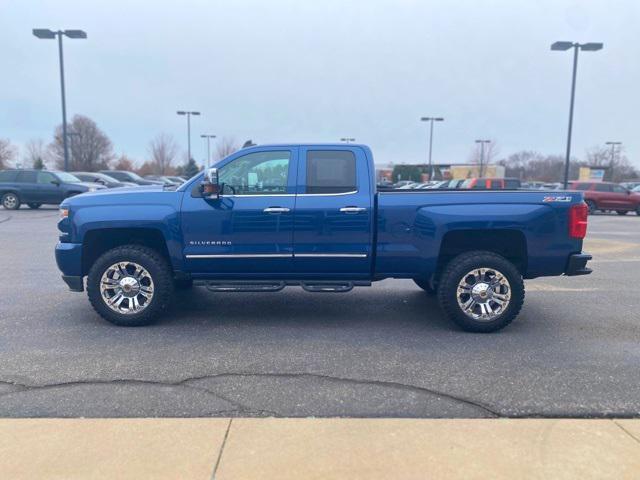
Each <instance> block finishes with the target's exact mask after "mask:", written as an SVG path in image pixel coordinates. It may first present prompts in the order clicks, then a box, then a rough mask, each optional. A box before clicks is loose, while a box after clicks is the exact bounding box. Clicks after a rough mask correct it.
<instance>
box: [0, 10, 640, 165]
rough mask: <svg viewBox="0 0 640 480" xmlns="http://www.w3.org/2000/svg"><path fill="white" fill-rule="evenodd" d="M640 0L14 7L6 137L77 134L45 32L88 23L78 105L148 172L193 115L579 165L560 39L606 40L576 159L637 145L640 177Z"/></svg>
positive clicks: (264, 132)
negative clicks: (161, 145) (153, 142)
mask: <svg viewBox="0 0 640 480" xmlns="http://www.w3.org/2000/svg"><path fill="white" fill-rule="evenodd" d="M639 25H640V2H639V1H638V0H627V1H615V0H614V1H612V0H609V1H586V0H583V1H576V0H542V1H541V0H536V1H533V0H531V1H518V0H501V1H497V0H494V1H479V0H467V1H453V0H450V1H446V0H438V1H436V0H432V1H417V0H416V1H409V0H406V1H398V0H396V1H391V0H390V1H382V0H369V1H365V0H362V1H334V0H321V1H320V0H318V1H316V0H314V1H311V0H308V1H302V0H298V1H279V0H270V1H239V0H234V1H231V0H229V1H211V0H209V1H171V2H169V1H161V0H155V1H145V2H143V1H132V0H128V1H120V0H110V1H100V2H98V1H87V0H82V1H64V0H50V1H41V0H20V1H19V0H0V59H1V62H2V63H1V64H0V65H1V68H0V71H1V72H2V73H1V74H0V137H1V138H9V139H10V140H11V141H12V142H14V143H16V144H18V145H21V144H23V143H24V142H26V141H27V140H29V139H31V138H44V139H46V141H47V142H48V141H50V139H51V137H52V132H53V128H54V126H55V125H56V124H59V123H60V121H61V120H60V119H61V112H60V91H59V77H58V57H57V48H56V44H55V42H54V41H51V40H47V41H43V40H38V39H36V38H35V37H33V36H32V34H31V29H32V28H34V27H41V28H55V29H57V28H62V29H65V28H81V29H84V30H86V32H87V34H88V39H87V40H65V66H66V81H67V110H68V116H69V118H70V117H71V116H72V115H73V114H74V113H82V114H85V115H88V116H89V117H91V118H93V119H94V120H95V121H96V122H97V123H98V126H99V127H100V128H102V129H103V130H104V131H105V132H106V133H107V135H108V136H109V137H110V138H111V140H112V141H113V144H114V149H115V152H116V153H118V154H119V153H126V154H128V155H130V156H132V157H133V158H134V159H136V160H138V161H142V160H144V159H145V158H146V157H147V146H148V143H149V141H150V139H151V138H152V137H154V136H155V135H156V134H158V133H160V132H167V133H170V134H172V135H173V136H174V137H175V139H176V140H177V141H178V142H179V144H180V146H181V147H182V148H184V149H185V150H186V121H185V119H184V117H178V116H177V115H176V114H175V111H176V110H177V109H194V110H200V111H201V112H202V116H201V117H199V118H194V121H193V122H192V149H193V152H194V157H195V158H196V159H197V160H199V161H200V160H202V159H203V158H204V155H205V149H204V143H203V140H202V139H201V138H200V137H199V135H200V134H201V133H213V134H216V135H218V136H225V135H226V136H233V137H235V138H236V139H237V140H238V141H239V142H244V140H246V139H248V138H251V139H252V140H253V141H254V142H257V143H273V142H333V141H337V140H338V139H339V138H340V137H343V136H351V137H355V138H356V139H357V141H358V142H361V143H366V144H368V145H370V146H371V147H372V148H373V151H374V155H375V156H376V161H377V162H378V163H386V162H390V161H393V162H396V163H401V162H407V163H416V162H423V161H424V159H425V158H426V151H427V149H426V144H427V139H428V136H427V126H426V124H424V123H421V122H419V118H420V117H421V116H425V115H441V116H444V117H445V119H446V120H445V122H444V123H442V124H438V125H436V132H435V136H434V162H465V161H467V160H468V159H469V154H470V150H471V148H472V146H473V142H474V140H475V139H476V138H490V139H494V140H496V141H497V142H498V144H499V146H500V154H501V156H506V155H508V154H510V153H513V152H515V151H518V150H537V151H540V152H542V153H549V154H552V153H555V154H563V152H564V148H565V141H566V132H567V119H568V108H569V92H570V81H571V54H570V53H569V52H551V51H549V46H550V44H551V43H552V42H553V41H555V40H575V41H580V42H586V41H594V42H604V44H605V46H604V49H603V50H602V51H599V52H584V53H582V54H581V56H580V62H579V67H578V88H577V97H576V110H575V123H574V148H573V153H574V154H575V155H576V156H578V157H583V156H584V154H585V150H586V149H587V148H588V147H591V146H594V145H599V144H603V143H604V142H605V141H608V140H620V141H622V142H624V145H625V149H626V153H627V155H628V156H629V158H630V159H631V161H632V162H633V163H634V164H635V165H636V166H640V129H639V128H638V126H639V123H638V118H639V112H640V29H639Z"/></svg>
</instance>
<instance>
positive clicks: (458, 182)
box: [445, 179, 464, 189]
mask: <svg viewBox="0 0 640 480" xmlns="http://www.w3.org/2000/svg"><path fill="white" fill-rule="evenodd" d="M463 183H464V179H455V180H449V183H448V184H447V186H446V187H445V188H449V189H456V188H462V184H463Z"/></svg>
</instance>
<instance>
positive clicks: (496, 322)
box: [438, 251, 524, 333]
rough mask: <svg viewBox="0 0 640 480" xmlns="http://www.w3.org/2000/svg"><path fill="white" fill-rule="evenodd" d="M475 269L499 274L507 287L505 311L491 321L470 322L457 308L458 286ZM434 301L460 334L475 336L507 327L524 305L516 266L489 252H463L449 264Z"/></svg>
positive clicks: (458, 306) (522, 285) (476, 320)
mask: <svg viewBox="0 0 640 480" xmlns="http://www.w3.org/2000/svg"><path fill="white" fill-rule="evenodd" d="M479 268H488V269H491V270H495V271H497V272H499V273H501V274H502V275H503V276H504V277H505V278H506V279H507V281H508V282H509V285H510V287H511V288H510V294H511V298H510V300H509V303H508V305H507V307H506V308H505V309H504V311H503V312H502V313H500V314H499V315H497V316H496V317H495V318H493V319H492V320H478V319H474V318H472V317H471V316H469V315H467V314H466V313H465V312H464V310H463V309H462V308H461V307H460V305H458V297H457V295H458V293H457V291H458V284H459V283H460V282H461V281H462V280H463V279H464V278H465V277H466V276H467V274H468V273H469V272H471V271H472V270H475V269H479ZM438 300H439V302H440V307H441V308H442V310H443V311H444V313H445V314H446V315H447V317H449V318H450V319H451V320H453V321H454V322H455V323H456V324H457V325H458V326H459V327H460V328H462V329H463V330H466V331H467V332H479V333H489V332H495V331H497V330H500V329H502V328H504V327H506V326H507V325H509V324H510V323H511V322H512V321H513V319H514V318H516V316H517V315H518V313H520V309H521V308H522V304H523V302H524V282H523V280H522V275H521V274H520V272H519V271H518V269H517V268H516V266H515V265H514V264H513V263H511V262H510V261H509V260H507V259H506V258H504V257H502V256H500V255H498V254H495V253H492V252H485V251H472V252H467V253H463V254H461V255H458V256H457V257H456V258H454V259H453V260H451V261H450V262H449V264H448V265H447V266H446V268H445V269H444V272H443V273H442V276H441V277H440V283H439V286H438Z"/></svg>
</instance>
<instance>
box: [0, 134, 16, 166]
mask: <svg viewBox="0 0 640 480" xmlns="http://www.w3.org/2000/svg"><path fill="white" fill-rule="evenodd" d="M15 156H16V147H14V146H13V145H12V144H11V142H10V141H9V140H6V139H2V138H0V168H7V167H8V166H9V163H10V162H12V161H13V159H14V158H15Z"/></svg>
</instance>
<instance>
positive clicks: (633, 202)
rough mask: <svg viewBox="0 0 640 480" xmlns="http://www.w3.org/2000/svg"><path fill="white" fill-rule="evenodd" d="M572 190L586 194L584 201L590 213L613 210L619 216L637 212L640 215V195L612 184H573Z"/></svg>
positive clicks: (571, 184) (571, 185)
mask: <svg viewBox="0 0 640 480" xmlns="http://www.w3.org/2000/svg"><path fill="white" fill-rule="evenodd" d="M570 188H571V190H581V191H583V192H584V201H585V202H586V204H587V205H588V206H589V213H594V212H595V211H597V210H612V211H615V212H617V213H618V215H626V214H627V213H628V212H636V213H637V214H638V215H640V194H637V193H635V192H631V191H629V190H627V189H626V188H624V187H622V186H620V185H618V184H617V183H611V182H571V183H570Z"/></svg>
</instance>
